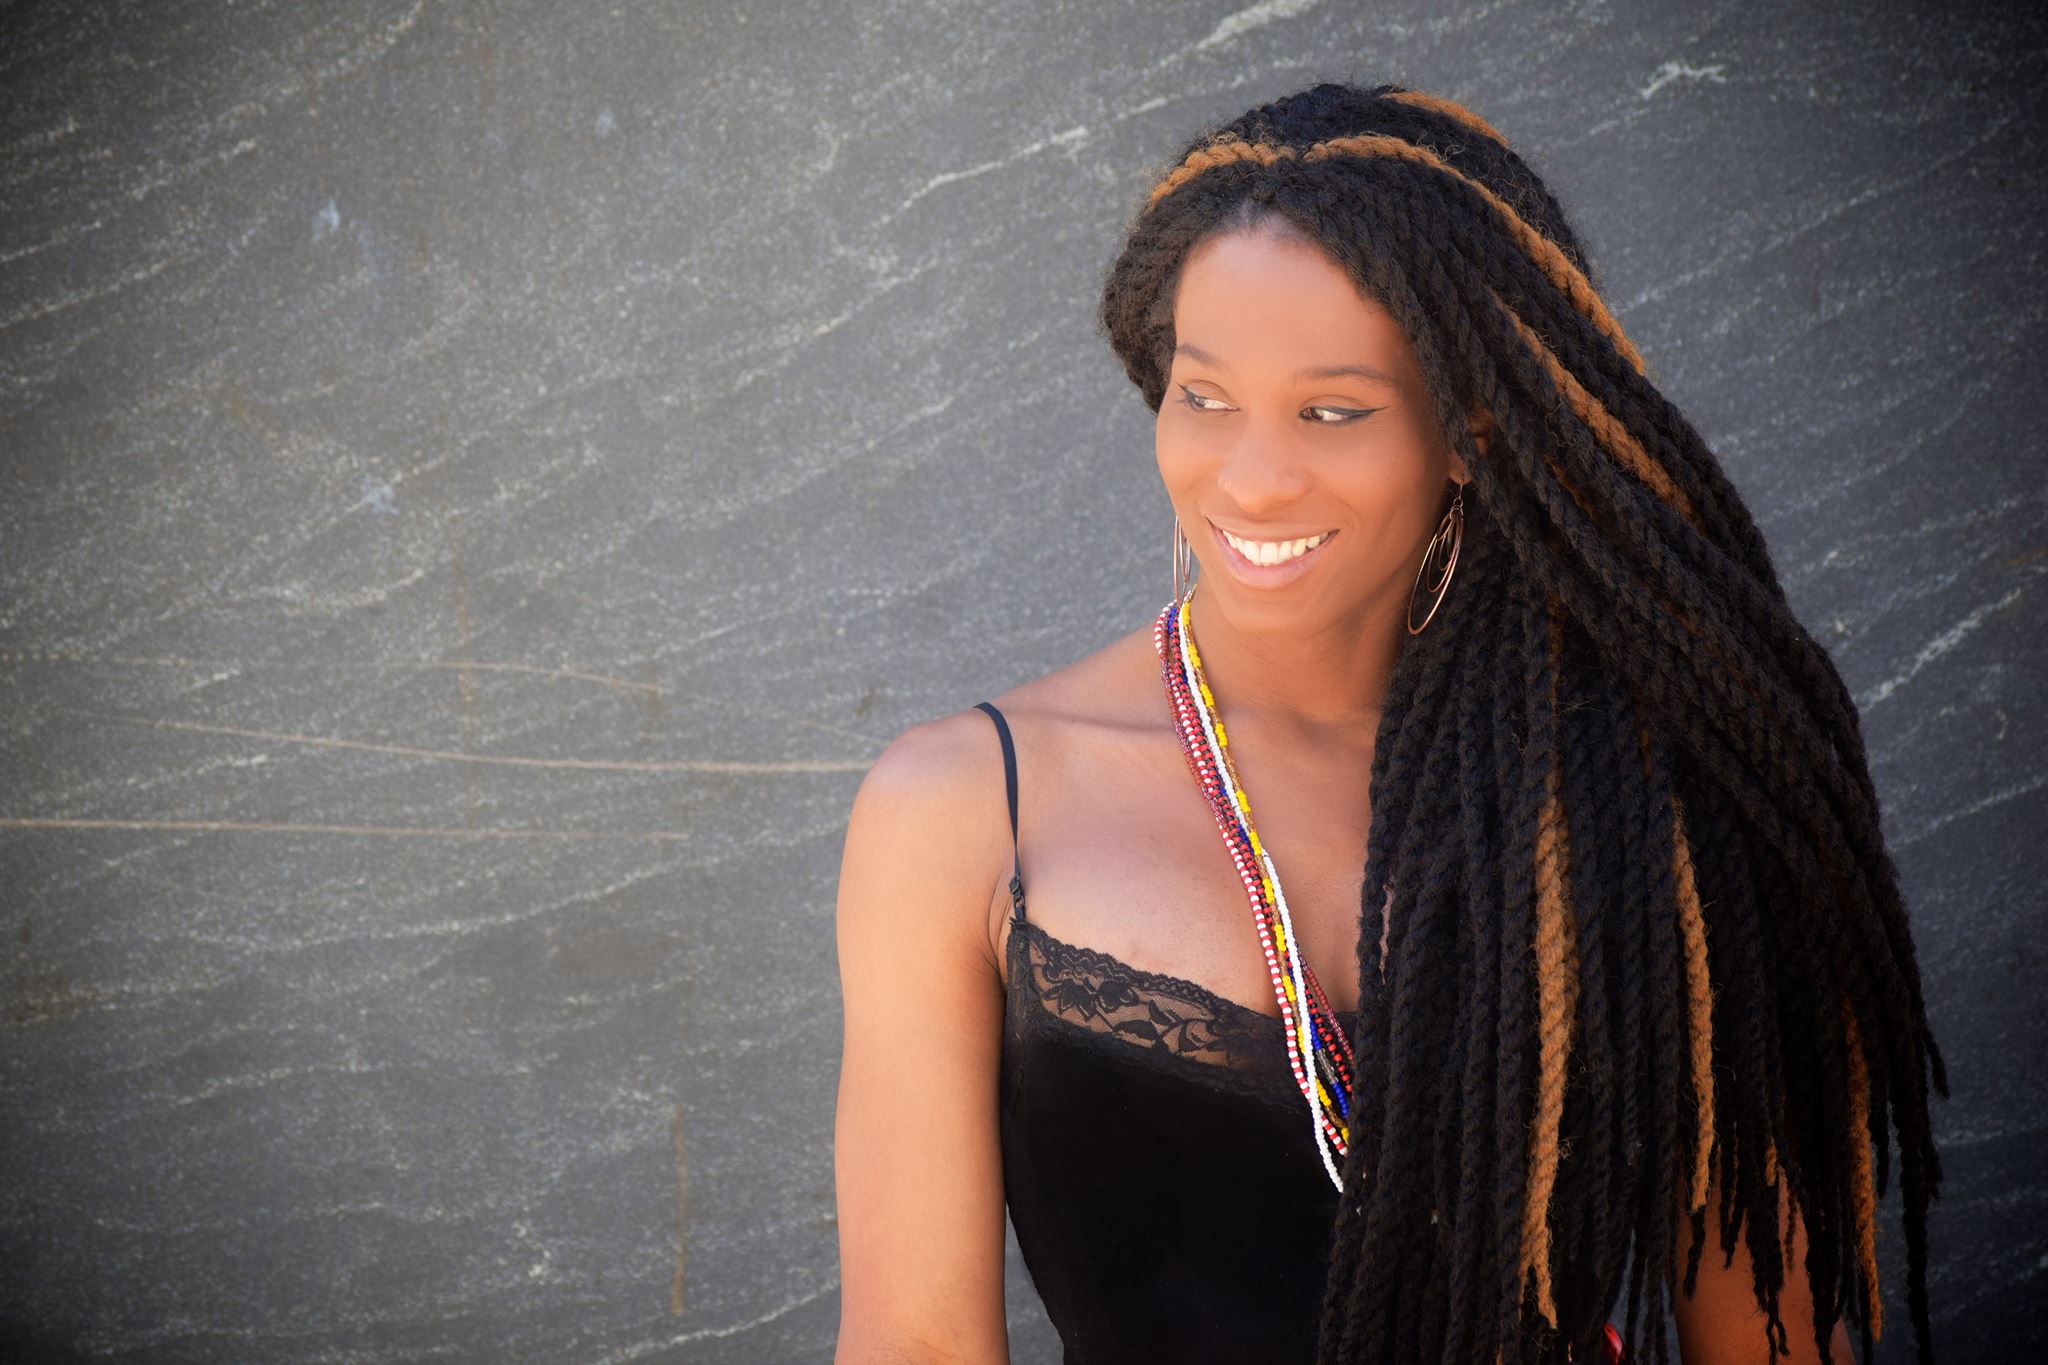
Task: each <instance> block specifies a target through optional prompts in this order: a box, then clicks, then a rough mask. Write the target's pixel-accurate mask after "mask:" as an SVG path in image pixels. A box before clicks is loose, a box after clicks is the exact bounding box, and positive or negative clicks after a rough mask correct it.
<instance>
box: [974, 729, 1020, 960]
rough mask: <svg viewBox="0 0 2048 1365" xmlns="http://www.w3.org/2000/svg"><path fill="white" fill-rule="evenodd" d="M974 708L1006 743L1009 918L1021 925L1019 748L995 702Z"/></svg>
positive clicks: (1004, 792) (1004, 781) (1004, 774)
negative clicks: (1008, 829) (1018, 807)
mask: <svg viewBox="0 0 2048 1365" xmlns="http://www.w3.org/2000/svg"><path fill="white" fill-rule="evenodd" d="M974 708H975V710H977V711H986V712H988V717H989V719H990V720H992V721H994V722H995V723H996V737H997V738H998V739H1000V740H1002V742H1003V795H1004V796H1006V797H1008V798H1009V802H1010V920H1011V922H1012V923H1015V924H1022V923H1023V922H1024V866H1023V864H1022V863H1021V862H1019V861H1018V850H1017V747H1016V745H1014V744H1012V743H1011V742H1010V722H1009V721H1008V720H1006V719H1004V717H1003V713H1002V712H1001V711H998V710H997V709H996V707H995V703H994V702H986V701H978V702H976V703H974Z"/></svg>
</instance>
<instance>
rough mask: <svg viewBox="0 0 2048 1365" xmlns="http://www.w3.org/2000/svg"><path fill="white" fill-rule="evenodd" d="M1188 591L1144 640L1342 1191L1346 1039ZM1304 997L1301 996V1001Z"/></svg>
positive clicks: (1322, 1150)
mask: <svg viewBox="0 0 2048 1365" xmlns="http://www.w3.org/2000/svg"><path fill="white" fill-rule="evenodd" d="M1194 595H1195V589H1194V588H1193V587H1190V588H1189V589H1188V590H1187V592H1186V593H1185V594H1183V595H1182V596H1181V597H1180V598H1178V599H1177V600H1175V601H1172V602H1169V603H1167V605H1166V606H1165V607H1164V608H1163V609H1161V611H1160V613H1159V617H1158V620H1157V621H1155V622H1154V623H1153V627H1152V643H1153V647H1154V649H1156V650H1157V651H1158V654H1159V670H1160V673H1161V675H1162V676H1163V677H1164V678H1165V680H1166V695H1167V699H1168V700H1169V701H1170V702H1171V703H1172V705H1173V715H1174V722H1175V725H1176V726H1177V728H1178V729H1179V732H1180V740H1181V750H1182V752H1183V753H1184V754H1185V755H1186V757H1187V760H1188V767H1189V769H1190V770H1191V771H1193V773H1194V775H1195V780H1196V781H1197V782H1198V783H1200V784H1201V788H1202V795H1203V796H1204V797H1206V798H1207V799H1208V802H1209V809H1210V811H1211V812H1212V813H1213V814H1214V815H1215V816H1216V825H1217V828H1218V829H1220V830H1221V831H1222V833H1223V842H1224V844H1225V845H1226V846H1227V847H1228V848H1229V849H1230V858H1231V861H1232V862H1233V863H1235V864H1236V865H1237V873H1238V876H1239V877H1240V878H1241V879H1242V880H1243V882H1244V888H1245V894H1246V896H1247V897H1248V898H1249V899H1250V901H1251V907H1252V920H1253V922H1254V923H1255V924H1256V925H1257V926H1258V931H1259V944H1260V946H1261V947H1262V948H1263V949H1264V950H1265V954H1266V970H1267V972H1268V974H1269V975H1270V976H1271V977H1272V979H1273V994H1274V996H1275V998H1276V999H1278V1001H1279V1002H1280V1020H1281V1023H1282V1025H1283V1026H1284V1028H1285V1030H1286V1036H1287V1065H1288V1067H1289V1069H1290V1070H1292V1071H1293V1072H1294V1083H1295V1085H1296V1086H1298V1087H1299V1088H1300V1090H1301V1094H1302V1098H1303V1099H1304V1100H1306V1101H1307V1103H1308V1109H1309V1123H1310V1126H1311V1131H1312V1132H1313V1134H1314V1137H1315V1143H1316V1151H1317V1152H1318V1153H1319V1154H1320V1155H1321V1156H1322V1159H1323V1169H1324V1170H1325V1171H1326V1172H1328V1173H1329V1177H1330V1183H1331V1184H1333V1185H1335V1186H1336V1187H1337V1188H1338V1189H1339V1190H1342V1189H1343V1186H1344V1180H1343V1176H1342V1175H1341V1174H1340V1173H1339V1171H1338V1169H1337V1166H1338V1162H1340V1161H1341V1160H1342V1159H1343V1157H1344V1154H1345V1152H1346V1151H1347V1150H1348V1149H1349V1143H1350V1125H1349V1123H1348V1122H1347V1119H1348V1117H1349V1115H1350V1112H1351V1069H1352V1060H1351V1040H1350V1039H1349V1038H1347V1037H1346V1036H1345V1034H1344V1030H1343V1029H1342V1028H1340V1027H1338V1026H1337V1022H1336V1015H1335V1012H1334V1011H1333V1010H1331V1008H1330V1002H1329V1001H1328V1000H1327V999H1326V998H1325V997H1324V995H1323V988H1322V986H1321V985H1320V984H1318V983H1317V981H1316V975H1315V973H1314V972H1313V971H1311V970H1310V969H1309V966H1308V964H1307V963H1306V962H1304V961H1303V960H1302V957H1301V951H1300V949H1299V948H1298V947H1297V946H1296V943H1295V934H1294V921H1293V920H1292V918H1291V917H1290V916H1289V915H1288V912H1287V897H1286V896H1285V895H1284V894H1283V893H1282V892H1281V890H1280V874H1279V873H1278V872H1277V871H1276V870H1275V869H1274V867H1273V859H1272V858H1271V856H1269V855H1268V854H1267V852H1266V847H1265V845H1264V844H1263V843H1261V842H1260V840H1259V832H1258V829H1257V827H1255V826H1254V825H1253V824H1252V803H1251V798H1250V797H1249V796H1247V795H1245V791H1244V788H1243V787H1242V786H1241V785H1239V783H1238V780H1237V769H1236V767H1235V766H1234V765H1233V764H1232V763H1231V761H1230V749H1229V743H1230V741H1229V738H1228V736H1226V735H1225V734H1224V732H1223V720H1222V718H1221V717H1219V716H1218V715H1217V714H1216V697H1215V694H1214V693H1212V692H1211V691H1210V690H1209V683H1208V680H1207V679H1206V678H1205V677H1204V676H1203V673H1202V656H1201V654H1200V653H1199V652H1198V651H1197V650H1196V649H1195V640H1194V634H1193V631H1192V630H1191V629H1190V623H1189V616H1188V604H1189V602H1190V601H1192V600H1193V598H1194ZM1304 1002H1306V1003H1305V1004H1304Z"/></svg>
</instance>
